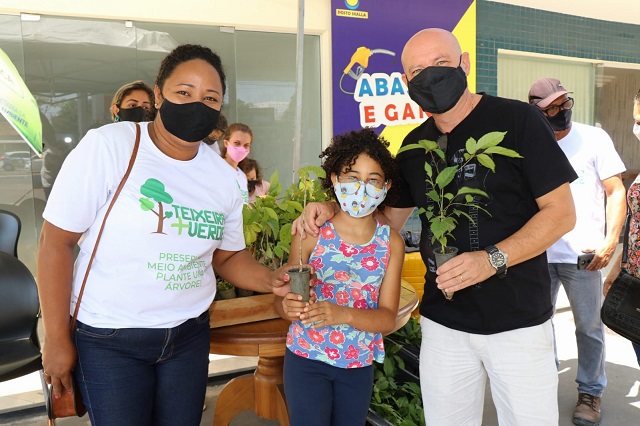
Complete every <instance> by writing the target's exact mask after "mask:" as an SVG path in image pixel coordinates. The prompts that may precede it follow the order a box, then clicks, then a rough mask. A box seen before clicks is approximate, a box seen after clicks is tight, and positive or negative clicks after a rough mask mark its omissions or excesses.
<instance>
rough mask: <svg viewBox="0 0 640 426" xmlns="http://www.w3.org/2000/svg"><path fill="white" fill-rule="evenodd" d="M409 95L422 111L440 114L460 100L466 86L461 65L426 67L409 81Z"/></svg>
mask: <svg viewBox="0 0 640 426" xmlns="http://www.w3.org/2000/svg"><path fill="white" fill-rule="evenodd" d="M408 86H409V97H410V98H411V99H413V100H414V102H415V103H417V104H418V105H420V108H422V110H423V111H426V112H430V113H432V114H442V113H444V112H447V111H449V110H450V109H451V108H453V107H454V105H455V104H456V103H457V102H458V101H459V100H460V98H461V97H462V94H463V93H464V91H465V89H466V88H467V76H466V74H465V73H464V70H463V69H462V67H460V66H458V67H457V68H454V67H427V68H425V69H423V70H422V71H421V72H420V73H419V74H418V75H416V76H415V77H413V79H412V80H411V81H410V82H409V85H408Z"/></svg>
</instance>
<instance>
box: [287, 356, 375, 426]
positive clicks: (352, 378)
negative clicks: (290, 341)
mask: <svg viewBox="0 0 640 426" xmlns="http://www.w3.org/2000/svg"><path fill="white" fill-rule="evenodd" d="M283 375H284V393H285V396H286V397H287V408H288V410H289V421H290V424H291V426H326V425H331V426H354V425H364V424H365V423H366V419H367V412H368V411H369V404H370V403H371V394H372V392H373V366H372V365H369V366H367V367H361V368H339V367H334V366H333V365H329V364H327V363H325V362H322V361H316V360H310V359H307V358H303V357H301V356H298V355H296V354H294V353H293V352H291V351H289V350H288V349H287V351H286V353H285V355H284V374H283Z"/></svg>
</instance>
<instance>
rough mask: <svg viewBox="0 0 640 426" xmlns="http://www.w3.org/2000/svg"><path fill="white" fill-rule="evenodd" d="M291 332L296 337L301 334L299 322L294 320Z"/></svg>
mask: <svg viewBox="0 0 640 426" xmlns="http://www.w3.org/2000/svg"><path fill="white" fill-rule="evenodd" d="M291 332H292V333H293V335H294V336H296V337H298V336H300V335H301V334H302V327H301V326H300V323H297V322H294V323H293V327H292V328H291Z"/></svg>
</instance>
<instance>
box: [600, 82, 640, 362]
mask: <svg viewBox="0 0 640 426" xmlns="http://www.w3.org/2000/svg"><path fill="white" fill-rule="evenodd" d="M633 121H634V123H633V134H634V135H635V136H636V138H638V141H640V90H638V93H637V94H636V96H635V98H634V99H633ZM627 204H628V205H629V211H630V212H631V220H630V221H629V229H626V230H625V232H628V233H629V248H628V250H627V264H626V265H620V262H621V261H622V253H620V256H618V259H616V260H615V261H614V263H613V266H612V267H611V270H610V271H609V275H607V278H606V279H605V280H604V290H603V294H604V295H605V296H606V295H607V293H608V292H609V289H610V288H611V285H612V284H613V282H614V281H615V279H616V277H617V276H618V275H619V274H620V268H621V266H624V267H625V268H626V270H627V272H629V273H630V274H632V275H633V276H635V277H636V278H640V175H638V176H636V179H635V180H634V181H633V183H632V184H631V186H629V191H627ZM632 345H633V349H634V350H635V352H636V357H637V358H638V366H640V344H638V343H633V342H632Z"/></svg>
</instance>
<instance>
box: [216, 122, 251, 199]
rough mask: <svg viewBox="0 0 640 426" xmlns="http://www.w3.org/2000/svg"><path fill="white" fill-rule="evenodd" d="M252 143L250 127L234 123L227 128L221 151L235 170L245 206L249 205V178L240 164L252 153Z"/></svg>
mask: <svg viewBox="0 0 640 426" xmlns="http://www.w3.org/2000/svg"><path fill="white" fill-rule="evenodd" d="M252 141H253V133H252V132H251V129H250V128H249V126H247V125H246V124H242V123H233V124H231V125H230V126H229V127H228V128H227V131H226V132H225V134H224V136H223V144H224V145H223V147H222V148H221V150H220V155H222V158H224V159H225V161H226V162H227V164H229V165H230V166H231V167H233V170H235V175H236V185H237V187H238V190H239V191H240V194H241V195H242V200H243V201H244V203H245V204H249V188H248V183H247V176H246V175H245V174H244V172H243V171H242V170H240V168H239V167H238V164H239V163H240V162H241V161H242V160H244V159H245V158H246V157H247V155H249V153H250V152H251V142H252Z"/></svg>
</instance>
